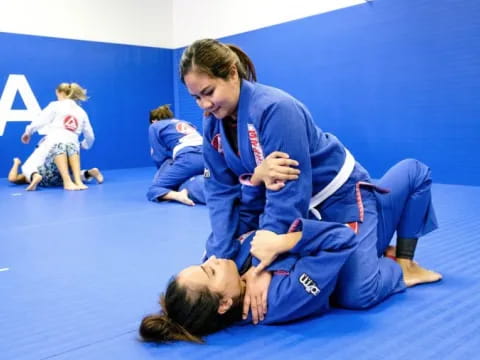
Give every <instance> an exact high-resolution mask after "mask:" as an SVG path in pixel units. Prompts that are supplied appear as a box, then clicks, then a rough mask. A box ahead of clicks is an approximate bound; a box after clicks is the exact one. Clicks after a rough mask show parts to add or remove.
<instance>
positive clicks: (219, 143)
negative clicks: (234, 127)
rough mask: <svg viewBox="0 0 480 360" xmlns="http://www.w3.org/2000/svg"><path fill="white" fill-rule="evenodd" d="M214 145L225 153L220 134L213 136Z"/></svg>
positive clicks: (220, 151)
mask: <svg viewBox="0 0 480 360" xmlns="http://www.w3.org/2000/svg"><path fill="white" fill-rule="evenodd" d="M211 144H212V146H213V147H214V148H215V150H217V151H218V152H219V153H223V148H222V139H221V137H220V134H217V135H215V136H214V137H213V139H212V142H211Z"/></svg>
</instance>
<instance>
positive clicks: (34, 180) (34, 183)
mask: <svg viewBox="0 0 480 360" xmlns="http://www.w3.org/2000/svg"><path fill="white" fill-rule="evenodd" d="M40 181H42V175H40V174H38V173H35V174H33V176H32V181H31V182H30V185H28V187H27V191H35V190H37V186H38V184H40Z"/></svg>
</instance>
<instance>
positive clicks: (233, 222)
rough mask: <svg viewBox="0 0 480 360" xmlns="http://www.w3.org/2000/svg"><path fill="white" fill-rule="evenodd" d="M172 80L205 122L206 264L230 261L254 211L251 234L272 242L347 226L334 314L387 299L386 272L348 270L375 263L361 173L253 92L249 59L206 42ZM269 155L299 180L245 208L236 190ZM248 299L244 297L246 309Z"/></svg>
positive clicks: (326, 141)
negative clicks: (285, 159)
mask: <svg viewBox="0 0 480 360" xmlns="http://www.w3.org/2000/svg"><path fill="white" fill-rule="evenodd" d="M180 76H181V79H182V81H183V82H184V83H185V85H186V87H187V89H188V91H189V93H190V94H191V95H192V96H193V97H194V98H195V100H196V101H197V104H198V105H199V106H200V107H201V108H202V109H203V110H204V112H205V113H206V114H207V116H206V117H205V119H204V143H203V150H204V158H205V166H206V170H205V188H206V199H207V204H208V207H209V211H210V221H211V224H212V234H211V235H210V237H209V238H208V240H207V245H206V257H210V256H211V255H215V256H216V257H217V258H226V259H233V258H235V256H236V255H237V253H238V251H239V248H240V246H239V244H238V242H237V241H236V240H235V239H236V238H237V237H238V236H239V235H240V234H242V233H243V225H244V224H245V221H244V220H243V217H244V214H245V213H246V214H247V216H250V214H251V212H253V211H258V209H261V213H262V216H261V217H260V218H259V223H258V227H257V228H258V229H261V230H268V231H272V232H274V233H276V234H284V233H286V232H287V230H288V228H289V226H290V224H291V223H292V222H293V221H294V220H295V219H297V218H317V219H322V220H325V221H331V222H339V223H342V224H351V226H352V227H353V228H354V229H355V231H356V234H357V238H358V239H357V240H358V243H359V249H358V250H357V251H356V257H355V259H354V260H349V261H352V264H351V266H349V264H347V266H346V267H347V269H348V270H345V272H346V274H347V275H346V277H347V278H348V281H347V282H346V284H348V286H346V287H345V288H342V289H341V290H339V295H338V302H339V304H341V305H342V306H345V307H350V308H363V307H368V306H372V305H374V304H376V303H378V302H379V301H381V300H382V299H383V298H385V297H386V296H388V295H389V294H391V293H392V292H394V291H395V287H394V286H393V285H392V281H391V279H390V277H391V276H393V275H392V274H394V273H396V265H395V264H394V263H391V262H385V263H384V262H378V260H375V263H374V264H371V265H372V266H370V267H357V265H358V263H362V261H363V257H367V258H370V259H374V258H375V259H376V244H377V233H376V232H375V231H372V229H375V228H376V224H377V221H378V216H377V210H376V202H377V201H376V195H375V188H374V187H373V186H371V181H370V176H369V174H368V172H367V171H366V170H365V169H364V168H363V167H362V166H361V165H360V164H359V163H358V162H356V161H355V159H354V157H353V155H352V154H351V153H350V152H349V151H348V150H347V149H346V148H345V146H344V145H343V144H342V143H341V142H340V141H339V140H338V139H337V138H336V137H335V136H334V135H332V134H329V133H326V132H323V131H322V130H321V129H320V128H318V127H317V125H316V124H315V122H314V121H313V119H312V116H311V115H310V113H309V111H308V109H307V108H306V107H305V106H304V105H303V104H302V103H301V102H299V101H298V100H296V99H295V98H293V97H292V96H290V95H289V94H287V93H285V92H283V91H281V90H279V89H276V88H273V87H269V86H265V85H261V84H258V83H257V82H256V74H255V68H254V65H253V63H252V62H251V60H250V58H249V57H248V56H247V55H246V54H245V53H244V52H243V51H242V50H241V49H240V48H238V47H236V46H234V45H225V44H222V43H220V42H218V41H216V40H212V39H204V40H199V41H196V42H194V43H193V44H192V45H190V46H189V47H188V48H187V49H186V50H185V51H184V53H183V55H182V58H181V61H180ZM274 151H281V152H284V153H287V154H289V156H290V157H291V158H292V159H295V160H297V161H298V164H299V165H298V170H300V175H299V177H298V180H296V181H289V182H286V183H285V184H284V186H283V187H282V188H281V189H280V190H278V191H272V190H269V189H264V188H263V187H261V186H259V187H257V188H256V190H254V191H256V192H257V194H256V196H247V200H252V199H254V201H255V204H254V205H253V206H251V205H250V204H249V203H248V201H247V200H246V201H247V202H246V201H244V194H243V192H244V189H246V188H247V187H248V186H249V185H252V184H253V185H255V184H258V179H255V178H251V174H253V173H254V170H255V168H256V167H257V166H258V165H260V164H261V163H262V161H263V160H264V154H271V153H273V152H274ZM252 191H253V190H252ZM259 199H263V204H264V206H263V207H261V206H259V205H258V202H259V201H260V200H259ZM259 214H260V213H258V212H257V213H256V215H259ZM254 225H257V224H254ZM260 277H263V279H264V280H262V279H260ZM258 281H259V284H261V285H259V286H260V287H263V288H264V289H265V288H266V286H267V285H268V278H267V277H266V276H262V274H260V276H259V279H258ZM253 288H255V287H253ZM253 288H252V289H253ZM256 288H257V289H259V288H258V287H256ZM261 293H262V291H260V294H261ZM253 297H254V298H256V299H253V301H252V302H254V303H256V304H259V303H261V298H262V297H263V296H262V295H259V293H258V292H257V293H256V295H253ZM250 298H251V296H250V295H248V296H246V300H247V302H248V301H249V299H250ZM260 310H261V309H260ZM259 312H260V313H261V312H262V311H259Z"/></svg>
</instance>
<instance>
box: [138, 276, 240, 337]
mask: <svg viewBox="0 0 480 360" xmlns="http://www.w3.org/2000/svg"><path fill="white" fill-rule="evenodd" d="M219 305H220V295H218V294H215V293H212V292H211V291H210V290H209V289H208V288H206V287H205V288H201V289H196V290H192V289H188V288H186V287H182V286H180V285H179V284H178V281H177V279H176V278H174V279H173V280H172V281H170V283H169V284H168V287H167V291H166V292H165V294H164V295H162V296H161V300H160V306H161V307H162V311H161V312H160V314H153V315H148V316H146V317H144V318H143V320H142V323H141V324H140V328H139V333H140V336H141V337H142V338H143V340H145V341H152V342H160V343H163V342H170V341H178V340H181V341H190V342H195V343H203V339H202V337H203V336H205V335H208V334H211V333H214V332H216V331H219V330H221V329H224V328H226V327H227V326H229V325H231V324H233V323H234V322H235V321H239V320H240V319H241V316H242V309H241V303H240V302H239V303H238V304H236V305H235V306H233V307H232V309H230V310H229V311H227V312H226V313H225V314H223V315H221V314H219V313H218V307H219Z"/></svg>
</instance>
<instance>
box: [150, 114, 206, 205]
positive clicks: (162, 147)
mask: <svg viewBox="0 0 480 360" xmlns="http://www.w3.org/2000/svg"><path fill="white" fill-rule="evenodd" d="M150 124H151V125H150V127H149V129H148V139H149V142H150V147H151V155H152V158H153V161H154V162H155V165H156V166H157V169H158V170H157V172H156V174H155V176H154V178H153V184H152V186H150V188H149V189H148V192H147V198H148V200H150V201H164V200H174V201H178V202H180V203H183V204H186V205H195V202H198V203H201V204H205V196H204V193H203V187H204V185H203V177H202V176H200V174H203V170H204V165H203V154H202V137H201V136H200V134H199V133H198V131H197V130H196V129H195V127H194V126H193V125H192V124H190V123H188V122H186V121H183V120H178V119H175V118H174V115H173V112H172V111H171V110H170V107H169V105H162V106H159V107H158V108H156V109H154V110H152V111H150Z"/></svg>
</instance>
